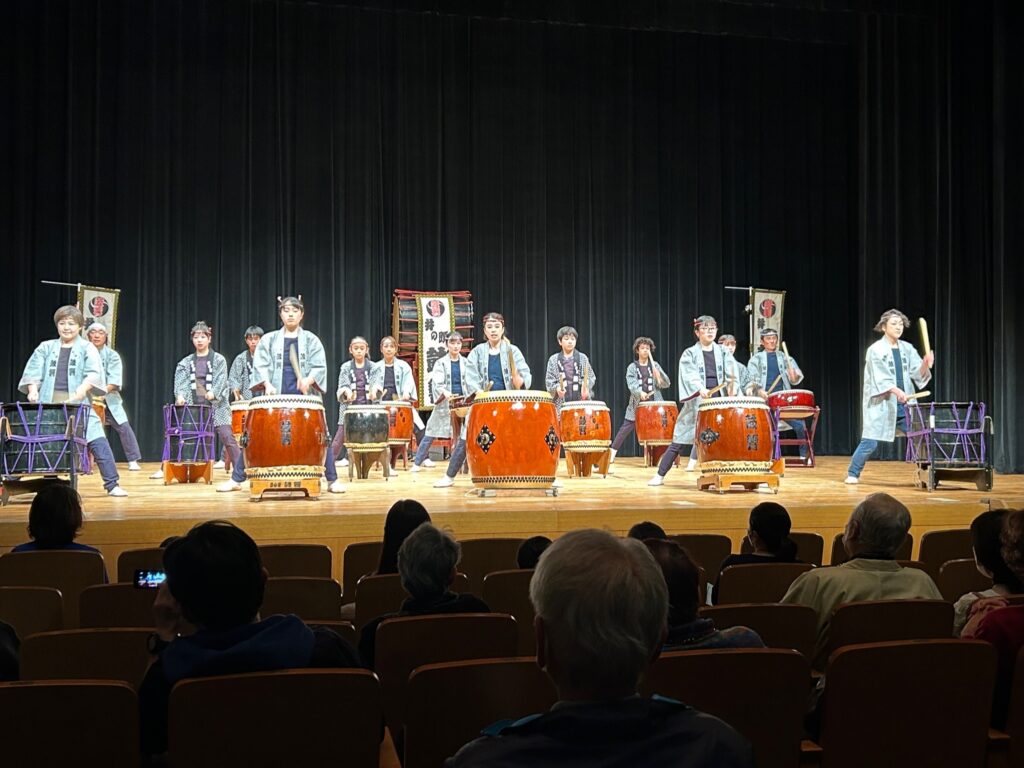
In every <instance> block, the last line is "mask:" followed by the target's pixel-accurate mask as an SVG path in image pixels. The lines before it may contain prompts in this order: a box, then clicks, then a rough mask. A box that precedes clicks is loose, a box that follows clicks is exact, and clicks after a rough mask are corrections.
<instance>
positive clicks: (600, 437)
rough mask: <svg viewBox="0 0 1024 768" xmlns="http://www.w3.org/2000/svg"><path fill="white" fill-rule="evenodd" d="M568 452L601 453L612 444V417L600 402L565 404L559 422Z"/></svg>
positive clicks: (588, 401) (586, 401) (563, 443)
mask: <svg viewBox="0 0 1024 768" xmlns="http://www.w3.org/2000/svg"><path fill="white" fill-rule="evenodd" d="M559 422H560V426H561V428H562V431H561V438H562V445H563V446H565V450H567V451H600V450H604V449H605V448H607V447H608V446H610V445H611V444H612V415H611V411H609V410H608V406H607V405H605V404H604V403H603V402H601V401H600V400H577V401H576V402H572V403H565V404H564V405H563V406H562V414H561V418H560V420H559Z"/></svg>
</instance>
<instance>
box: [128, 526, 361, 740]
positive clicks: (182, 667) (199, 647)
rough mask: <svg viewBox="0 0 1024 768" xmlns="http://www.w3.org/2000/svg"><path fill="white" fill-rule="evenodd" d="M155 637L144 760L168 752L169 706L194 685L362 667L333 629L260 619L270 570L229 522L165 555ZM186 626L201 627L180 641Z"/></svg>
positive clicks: (143, 704)
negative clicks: (177, 691) (177, 688)
mask: <svg viewBox="0 0 1024 768" xmlns="http://www.w3.org/2000/svg"><path fill="white" fill-rule="evenodd" d="M164 570H165V571H166V572H167V579H166V580H165V581H164V583H163V584H162V585H161V586H160V590H159V592H158V593H157V597H156V602H155V603H154V605H153V613H154V617H155V619H156V632H154V633H153V634H152V635H150V639H149V649H150V652H151V653H152V654H153V655H154V660H153V663H152V664H151V665H150V667H149V670H148V671H147V672H146V677H145V679H143V681H142V685H141V686H140V687H139V722H140V726H141V742H142V752H143V754H144V755H154V754H158V753H161V752H165V751H166V750H167V703H168V699H169V697H170V693H171V689H172V688H173V687H174V684H175V683H177V682H178V681H179V680H183V679H184V678H187V677H211V676H214V675H231V674H239V673H243V672H264V671H270V670H277V669H291V668H296V667H299V668H301V667H358V666H360V664H359V656H358V655H357V654H356V651H355V649H354V648H353V647H352V646H351V645H350V644H349V643H348V642H347V641H345V640H344V639H342V638H341V637H340V636H339V635H337V634H336V633H334V632H332V631H331V630H329V629H324V628H322V627H317V628H316V629H310V628H309V627H307V626H306V625H305V624H304V623H302V621H301V620H300V619H299V618H297V617H296V616H270V617H269V618H266V619H263V620H261V619H260V616H259V610H260V605H261V604H262V603H263V590H264V587H265V586H266V582H267V570H266V568H264V567H263V562H262V560H261V559H260V552H259V548H258V547H257V546H256V542H254V541H253V540H252V539H251V538H249V536H248V534H246V533H245V531H243V530H242V529H241V528H238V527H236V526H234V525H232V524H231V523H228V522H225V521H222V520H212V521H210V522H206V523H201V524H199V525H196V526H195V527H193V528H192V530H190V531H189V532H188V534H187V535H186V536H183V537H182V538H180V539H178V540H177V541H174V542H172V543H171V544H170V545H169V546H168V547H167V549H166V550H165V551H164ZM183 620H184V621H187V622H189V623H190V624H192V625H193V626H195V627H196V630H197V631H196V632H195V634H193V635H190V636H188V637H181V636H179V631H180V629H181V627H182V626H183Z"/></svg>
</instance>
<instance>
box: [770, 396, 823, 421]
mask: <svg viewBox="0 0 1024 768" xmlns="http://www.w3.org/2000/svg"><path fill="white" fill-rule="evenodd" d="M768 407H769V408H771V409H772V410H775V409H776V408H780V409H781V408H784V409H785V411H786V412H785V414H783V415H784V416H788V417H789V418H791V419H805V418H808V417H809V416H813V415H814V413H815V411H816V410H817V409H816V408H815V403H814V393H813V392H811V390H809V389H784V390H782V391H780V392H772V393H771V394H770V395H768Z"/></svg>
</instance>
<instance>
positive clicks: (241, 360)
mask: <svg viewBox="0 0 1024 768" xmlns="http://www.w3.org/2000/svg"><path fill="white" fill-rule="evenodd" d="M262 338H263V329H262V328H260V327H259V326H258V325H250V326H249V327H248V328H246V329H245V346H246V349H245V350H243V351H242V352H239V353H238V354H237V355H236V356H235V359H234V360H232V361H231V370H229V371H228V387H229V388H230V390H231V395H232V397H233V398H234V399H235V400H251V399H252V398H253V397H255V396H256V395H255V393H254V392H253V391H252V386H251V385H252V374H253V371H254V370H255V368H254V363H253V360H254V358H253V355H255V353H256V347H257V346H259V343H260V339H262Z"/></svg>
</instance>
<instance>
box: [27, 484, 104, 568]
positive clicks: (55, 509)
mask: <svg viewBox="0 0 1024 768" xmlns="http://www.w3.org/2000/svg"><path fill="white" fill-rule="evenodd" d="M82 522H83V519H82V497H81V496H79V495H78V491H76V490H75V489H74V488H72V487H71V486H70V485H68V484H67V483H50V484H49V485H46V486H44V487H43V488H42V489H40V491H39V492H38V493H37V494H36V496H35V498H34V499H32V507H31V508H30V509H29V512H28V535H29V538H30V539H32V541H29V542H26V543H25V544H19V545H18V546H16V547H15V548H14V549H12V550H11V551H12V552H36V551H38V550H41V549H75V550H80V551H82V552H96V553H97V554H99V550H98V549H96V547H90V546H89V545H88V544H79V543H78V542H76V541H75V538H76V537H77V536H78V532H79V531H81V530H82Z"/></svg>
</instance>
